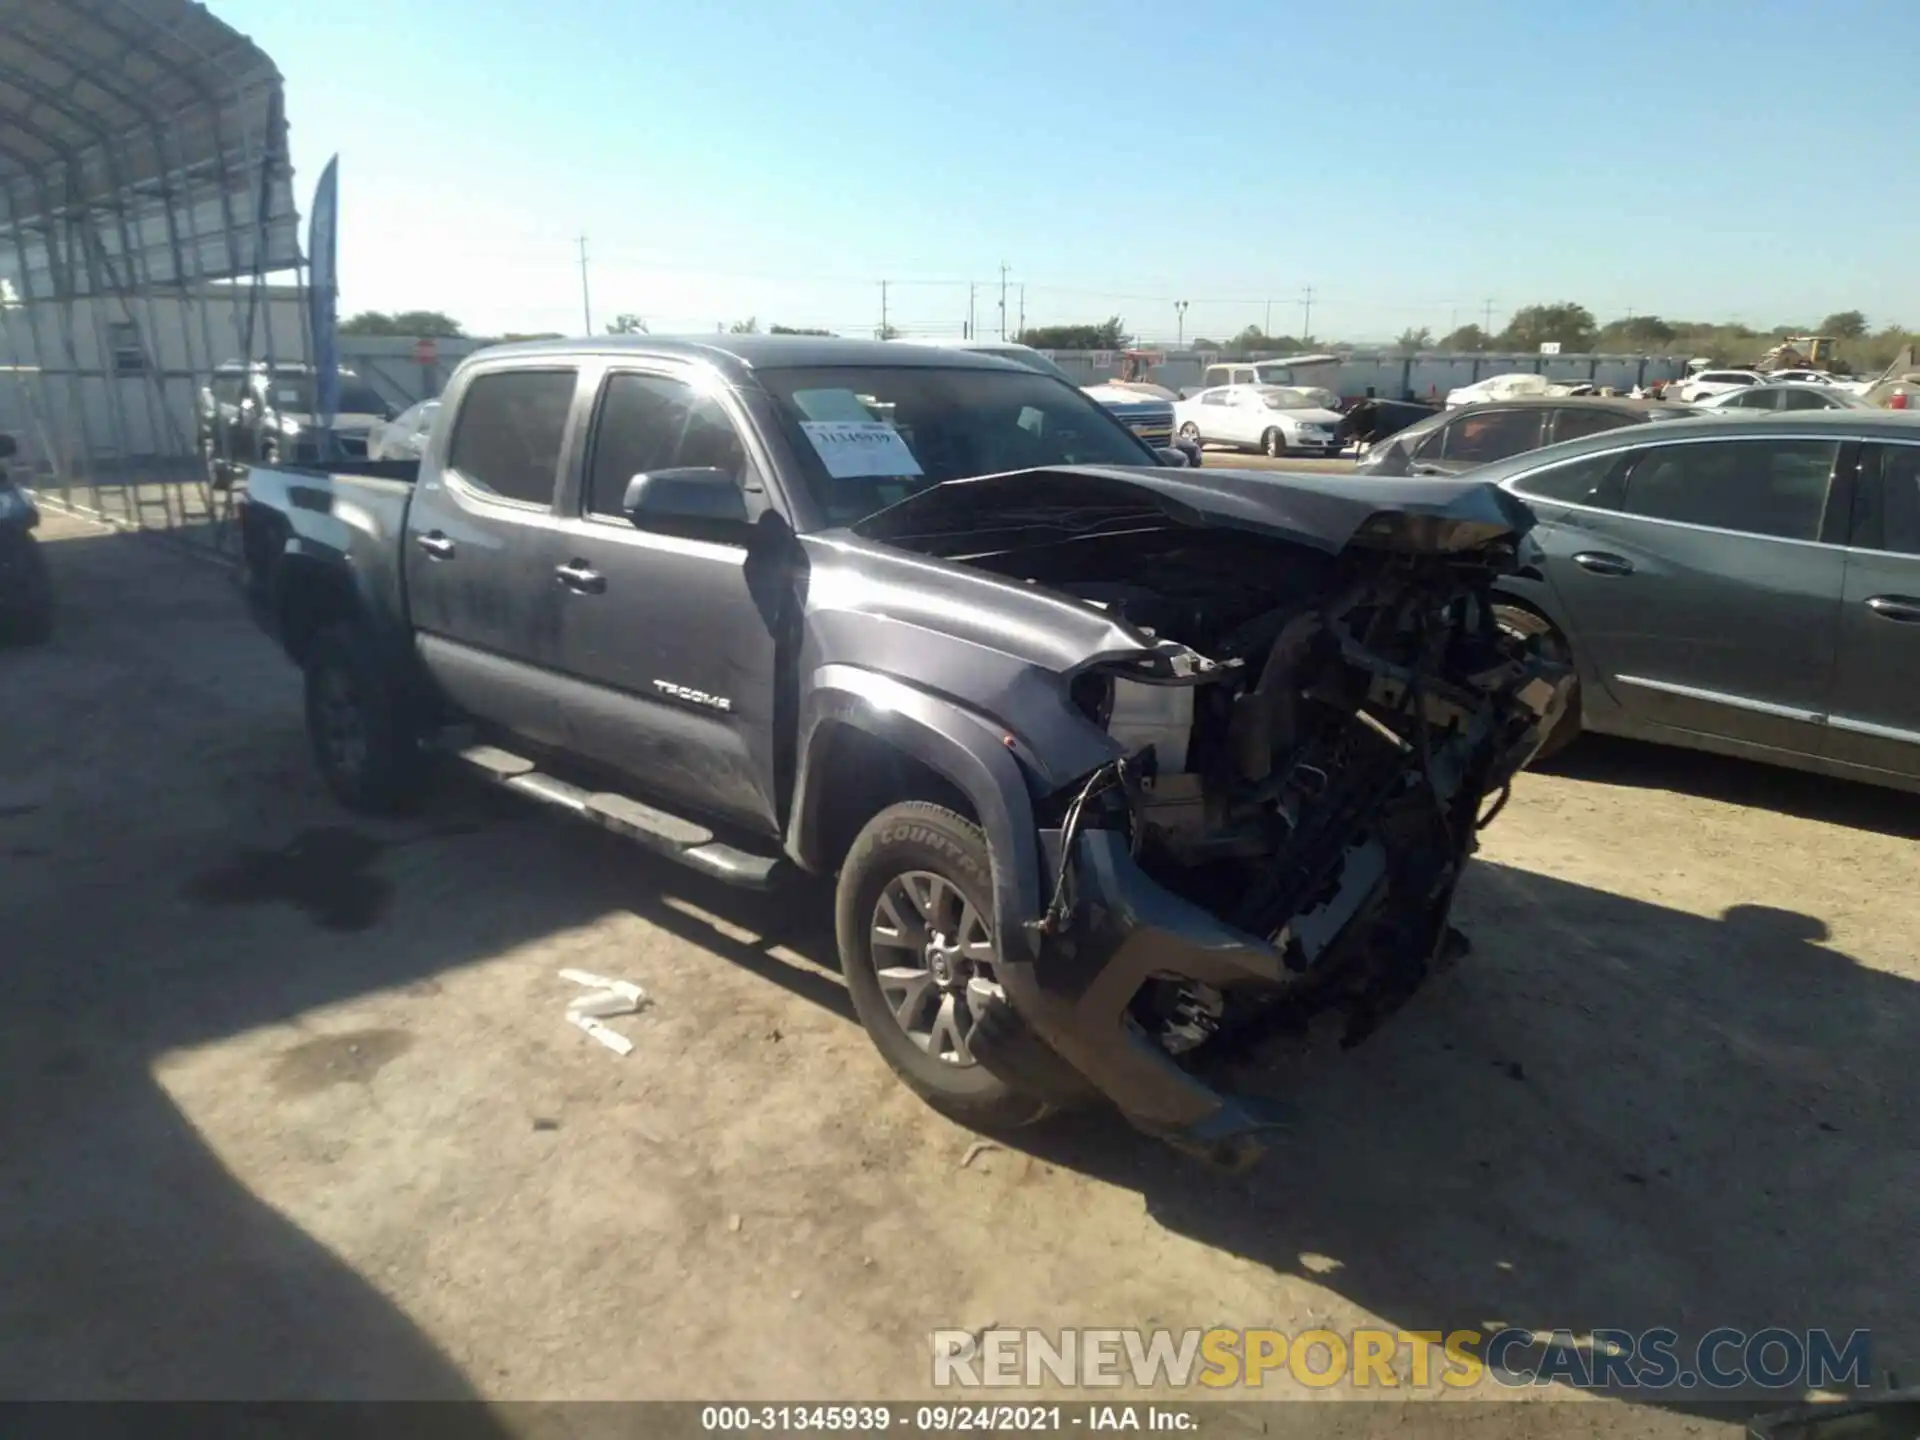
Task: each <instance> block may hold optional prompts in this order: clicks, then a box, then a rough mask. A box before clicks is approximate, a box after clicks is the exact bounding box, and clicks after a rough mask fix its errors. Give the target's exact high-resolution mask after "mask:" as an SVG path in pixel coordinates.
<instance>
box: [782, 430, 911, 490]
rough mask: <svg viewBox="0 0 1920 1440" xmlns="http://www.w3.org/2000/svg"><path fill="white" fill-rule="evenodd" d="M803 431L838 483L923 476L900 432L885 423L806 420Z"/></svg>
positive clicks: (828, 472) (828, 471)
mask: <svg viewBox="0 0 1920 1440" xmlns="http://www.w3.org/2000/svg"><path fill="white" fill-rule="evenodd" d="M800 428H801V429H802V430H804V431H806V432H807V439H808V440H810V441H811V442H812V443H813V448H814V450H815V451H816V452H817V453H818V454H819V456H820V459H821V460H822V461H823V462H824V463H825V465H826V467H827V474H829V475H831V476H832V477H833V478H834V479H836V480H859V479H863V478H866V477H868V476H876V475H919V474H921V473H922V472H921V469H920V462H919V461H918V460H915V459H914V458H913V451H911V450H909V449H908V448H907V442H906V441H905V440H903V439H902V438H901V436H900V432H899V431H898V430H896V429H894V428H893V426H891V425H889V424H888V423H887V422H886V421H884V420H802V421H801V422H800Z"/></svg>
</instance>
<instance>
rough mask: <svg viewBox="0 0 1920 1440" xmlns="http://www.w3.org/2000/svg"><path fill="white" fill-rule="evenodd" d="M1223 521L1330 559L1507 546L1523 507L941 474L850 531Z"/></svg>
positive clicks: (1137, 474)
mask: <svg viewBox="0 0 1920 1440" xmlns="http://www.w3.org/2000/svg"><path fill="white" fill-rule="evenodd" d="M1135 519H1138V520H1149V521H1154V520H1158V521H1169V522H1172V523H1174V524H1178V525H1195V526H1209V525H1217V526H1226V527H1230V528H1235V529H1241V530H1249V531H1253V532H1254V533H1256V534H1262V535H1271V536H1273V537H1275V538H1276V539H1281V540H1287V541H1291V542H1293V543H1295V544H1299V545H1306V546H1309V547H1311V548H1313V549H1316V550H1322V551H1325V552H1326V553H1328V554H1337V553H1339V552H1340V551H1342V550H1344V549H1346V548H1347V547H1348V546H1349V545H1353V544H1359V545H1362V546H1365V547H1367V548H1370V549H1391V550H1403V551H1409V552H1420V553H1427V554H1450V553H1459V552H1463V551H1469V550H1476V549H1481V548H1484V547H1486V546H1489V545H1495V544H1499V543H1502V542H1512V541H1515V540H1517V539H1518V538H1519V537H1520V536H1522V535H1524V534H1526V532H1527V531H1529V530H1530V529H1532V528H1533V516H1532V514H1531V512H1530V511H1528V509H1527V507H1526V506H1524V505H1523V504H1521V503H1520V502H1519V501H1518V500H1516V499H1514V498H1513V497H1512V496H1511V495H1509V494H1507V493H1506V492H1505V491H1504V490H1501V489H1500V488H1498V487H1497V486H1493V485H1488V484H1485V483H1483V482H1481V481H1477V480H1441V479H1433V478H1428V477H1420V478H1418V479H1403V478H1399V477H1375V476H1370V475H1322V474H1309V473H1304V472H1303V473H1288V472H1284V471H1264V470H1262V471H1254V470H1214V469H1208V470H1205V471H1203V472H1199V474H1198V475H1196V473H1195V472H1193V471H1190V470H1173V469H1158V468H1146V467H1142V468H1139V469H1122V468H1119V467H1105V466H1093V465H1076V466H1062V467H1058V468H1050V469H1043V470H1017V471H1012V472H1009V473H1007V474H1004V475H982V476H979V477H976V478H973V479H967V480H949V481H947V482H946V483H945V484H942V485H936V486H933V487H932V488H931V489H928V490H923V491H921V492H920V493H919V494H918V495H915V496H912V497H910V498H909V499H906V500H903V501H901V502H900V503H899V504H898V505H892V506H889V507H888V508H887V509H885V510H882V511H879V512H878V513H877V514H874V515H869V516H868V517H867V518H866V519H865V520H862V521H861V522H859V523H858V524H857V525H855V526H853V527H852V528H853V531H854V533H855V534H857V535H861V536H863V537H865V538H867V539H870V540H880V541H885V542H887V543H889V544H893V545H899V546H902V547H903V548H907V549H914V550H920V551H921V552H923V553H926V554H932V555H945V554H963V553H965V552H966V551H967V549H968V548H969V547H972V548H974V549H978V548H979V547H980V546H981V545H983V544H995V543H998V544H1018V543H1020V538H1019V537H1022V536H1029V535H1034V534H1041V535H1046V536H1048V537H1049V538H1053V539H1057V538H1059V536H1060V535H1062V534H1078V535H1084V534H1088V533H1091V532H1092V531H1094V530H1096V529H1103V528H1106V527H1108V526H1112V525H1120V524H1124V523H1126V522H1127V521H1129V520H1135Z"/></svg>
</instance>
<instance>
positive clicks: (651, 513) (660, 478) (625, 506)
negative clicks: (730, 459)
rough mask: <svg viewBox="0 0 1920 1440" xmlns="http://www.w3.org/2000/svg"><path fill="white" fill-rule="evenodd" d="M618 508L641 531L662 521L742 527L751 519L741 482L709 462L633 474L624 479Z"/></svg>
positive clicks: (656, 525) (657, 527) (707, 525)
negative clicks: (629, 477) (624, 489)
mask: <svg viewBox="0 0 1920 1440" xmlns="http://www.w3.org/2000/svg"><path fill="white" fill-rule="evenodd" d="M620 508H621V509H622V510H624V511H626V514H627V518H628V519H629V520H631V521H632V522H633V523H634V524H635V525H637V526H639V527H640V528H641V529H642V530H653V529H659V528H663V527H662V525H661V522H663V521H666V522H680V523H682V524H684V523H685V522H688V521H693V522H696V523H698V524H700V525H702V526H706V527H718V528H722V529H733V528H736V527H737V528H740V529H743V530H744V529H745V528H746V527H747V525H748V523H749V519H750V517H749V516H748V514H747V497H746V496H745V495H744V494H743V493H742V492H741V489H740V482H739V481H738V480H736V479H735V478H734V477H733V476H732V475H731V474H730V473H728V472H727V471H725V470H722V469H719V468H718V467H717V466H712V465H690V466H685V467H683V468H679V469H673V470H648V471H645V472H643V473H641V474H639V475H636V476H634V477H633V478H632V479H631V480H629V481H628V482H627V493H626V495H625V497H624V498H623V499H622V500H621V503H620Z"/></svg>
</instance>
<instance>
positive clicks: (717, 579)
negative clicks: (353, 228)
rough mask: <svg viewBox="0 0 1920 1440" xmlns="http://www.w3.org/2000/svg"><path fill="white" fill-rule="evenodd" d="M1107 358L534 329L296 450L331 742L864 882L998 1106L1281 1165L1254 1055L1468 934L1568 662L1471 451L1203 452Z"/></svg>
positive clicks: (919, 1014)
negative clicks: (1230, 465)
mask: <svg viewBox="0 0 1920 1440" xmlns="http://www.w3.org/2000/svg"><path fill="white" fill-rule="evenodd" d="M1171 458H1177V457H1169V456H1166V455H1164V454H1156V453H1155V452H1154V451H1152V450H1150V449H1148V448H1147V447H1146V446H1145V445H1144V444H1143V443H1142V442H1141V441H1139V440H1138V439H1137V438H1136V437H1134V436H1133V435H1131V434H1129V433H1128V432H1127V431H1126V429H1125V428H1124V427H1122V426H1121V425H1120V424H1119V423H1118V422H1116V421H1115V420H1114V419H1113V418H1112V417H1111V416H1110V415H1108V414H1107V413H1106V412H1105V411H1104V410H1103V409H1102V408H1101V407H1100V406H1099V405H1097V404H1096V403H1094V402H1093V401H1092V400H1090V399H1088V398H1087V397H1086V396H1084V395H1082V394H1080V393H1079V392H1078V391H1076V390H1075V389H1074V388H1073V387H1072V386H1070V385H1066V384H1063V383H1061V382H1060V381H1058V380H1055V379H1052V378H1050V377H1048V376H1045V375H1039V374H1034V373H1032V372H1030V371H1027V370H1024V369H1020V368H1018V367H1016V366H1013V365H1011V364H1008V363H1006V362H1004V361H999V360H995V359H991V358H988V357H982V356H976V355H969V354H965V353H960V352H954V351H942V350H936V349H922V348H919V347H910V346H904V345H897V344H882V343H879V342H865V341H839V340H815V339H806V338H800V339H793V338H787V337H781V338H779V339H775V338H763V337H747V336H738V337H735V336H726V337H714V338H713V339H711V340H666V339H655V338H652V337H647V336H638V337H631V338H624V337H623V338H619V339H613V338H603V339H596V340H593V341H590V342H584V343H562V342H553V343H536V344H529V345H507V346H501V347H499V348H496V349H492V350H487V351H484V352H481V353H479V354H477V355H475V356H473V357H472V358H470V359H469V360H467V361H466V362H464V363H463V364H462V365H461V366H460V368H459V369H458V371H457V372H456V373H455V375H454V376H453V377H452V379H451V381H450V383H449V385H448V388H447V391H446V396H445V405H444V408H443V410H442V412H441V422H440V424H439V425H438V426H437V428H436V430H435V432H434V434H433V436H432V438H431V440H430V441H429V443H428V446H427V449H426V454H425V457H424V458H423V460H422V461H420V462H419V465H418V470H417V474H416V473H415V471H414V469H413V468H412V467H411V464H410V463H408V464H384V465H383V464H377V463H372V462H368V463H363V464H361V465H359V466H357V467H353V468H351V469H350V470H348V471H345V472H338V473H322V472H319V471H310V470H302V469H293V468H281V469H275V468H255V469H254V470H253V471H252V472H251V474H250V476H249V477H248V479H247V481H246V486H245V496H244V500H243V503H242V505H241V507H240V514H241V528H242V535H243V540H244V555H245V567H244V588H245V591H246V593H247V595H248V597H249V600H250V602H251V604H252V606H253V608H254V609H255V612H256V613H257V614H258V615H259V616H260V618H261V619H262V620H263V622H264V623H265V624H267V626H268V627H269V628H270V630H271V631H272V633H273V634H275V635H276V636H277V637H278V638H279V640H280V642H281V644H283V645H284V647H285V649H286V651H287V653H288V655H290V656H291V657H292V659H293V660H294V661H295V662H296V663H297V664H298V665H300V666H301V667H302V668H303V670H304V672H305V677H306V696H307V719H308V725H309V729H310V731H311V737H312V744H313V750H314V754H315V757H316V759H317V761H318V764H319V766H320V769H321V770H322V772H323V773H324V775H325V778H326V780H327V783H328V784H329V785H330V786H331V788H332V789H333V790H334V792H335V793H336V794H337V795H338V796H339V798H340V799H341V800H343V801H344V802H346V803H347V804H348V805H351V806H355V807H361V808H368V809H378V808H385V807H390V806H393V805H396V804H399V803H401V802H402V801H403V800H404V799H405V798H406V796H407V795H408V792H409V791H410V790H411V789H412V787H413V786H414V784H415V782H416V781H417V780H418V778H419V776H420V774H421V771H422V769H423V767H424V766H425V764H426V763H427V757H428V755H429V753H430V752H432V751H435V750H440V751H445V752H450V753H452V754H456V755H459V756H460V757H462V758H463V759H464V760H465V761H466V762H468V763H469V764H470V765H472V766H473V767H475V768H476V769H477V770H479V771H481V772H483V773H484V774H486V775H487V776H489V777H491V778H492V779H493V780H495V781H497V782H498V783H500V784H503V785H505V786H508V787H510V788H512V789H513V790H516V791H518V792H520V793H522V794H524V795H526V796H528V797H530V798H532V799H535V800H538V801H542V802H545V803H547V804H550V805H553V806H556V807H558V808H560V809H562V810H565V811H568V812H570V813H572V814H573V815H575V816H577V817H579V818H582V819H585V820H588V821H591V822H593V823H596V824H599V825H602V826H605V827H608V828H610V829H611V830H614V831H616V832H619V833H621V834H623V835H626V836H628V837H630V838H632V839H635V840H637V841H639V842H641V843H643V844H645V845H647V846H650V847H652V848H653V849H655V850H658V851H660V852H662V853H664V854H666V855H668V856H671V857H673V858H675V859H677V860H679V861H681V862H683V863H685V864H687V865H690V866H694V867H697V868H699V869H701V870H704V871H706V872H708V873H710V874H713V875H718V876H721V877H724V878H726V879H728V880H732V881H736V882H739V883H742V884H747V885H759V886H765V885H770V884H773V883H775V882H776V881H777V880H778V879H779V877H780V875H781V874H782V872H784V871H789V870H797V871H801V872H810V873H811V874H814V875H818V876H837V877H838V880H837V892H836V894H837V923H838V940H839V950H840V959H841V964H842V967H843V969H844V972H845V976H846V982H847V986H848V989H849V991H850V992H851V995H852V999H853V1002H854V1005H855V1007H856V1008H857V1010H858V1012H859V1014H860V1017H861V1019H862V1020H863V1022H864V1023H865V1025H866V1028H867V1030H868V1031H869V1032H870V1034H871V1036H872V1039H873V1041H874V1043H875V1045H876V1046H877V1047H878V1048H879V1050H880V1052H881V1054H882V1055H883V1056H884V1057H885V1058H886V1060H887V1062H888V1063H889V1064H890V1065H891V1066H892V1067H893V1068H894V1069H895V1070H896V1071H897V1072H898V1073H899V1075H900V1076H901V1078H902V1079H904V1080H905V1081H906V1083H907V1084H909V1085H910V1086H912V1087H913V1088H914V1089H915V1090H916V1091H918V1092H919V1093H920V1094H922V1095H923V1096H925V1097H926V1098H927V1099H928V1100H929V1101H931V1102H933V1103H934V1104H936V1105H937V1106H939V1107H940V1108H942V1109H944V1110H945V1111H947V1112H948V1113H950V1114H952V1115H954V1116H955V1117H957V1118H960V1119H962V1120H964V1121H966V1122H969V1123H972V1124H976V1125H980V1126H983V1127H993V1126H1002V1125H1010V1124H1016V1123H1019V1122H1021V1121H1023V1120H1027V1119H1031V1118H1033V1117H1035V1116H1037V1115H1039V1114H1041V1113H1043V1112H1044V1111H1046V1110H1047V1109H1049V1108H1051V1107H1055V1106H1062V1105H1066V1104H1069V1103H1072V1102H1074V1101H1076V1100H1081V1099H1084V1098H1086V1097H1089V1096H1091V1095H1096V1094H1097V1095H1104V1096H1106V1097H1107V1098H1108V1099H1109V1100H1111V1101H1112V1102H1113V1103H1114V1104H1115V1105H1117V1106H1118V1107H1119V1109H1120V1110H1121V1111H1122V1112H1124V1114H1125V1115H1126V1116H1127V1117H1128V1118H1129V1119H1130V1120H1131V1121H1132V1122H1133V1123H1134V1124H1136V1125H1138V1126H1139V1127H1141V1128H1142V1129H1145V1130H1147V1131H1149V1132H1151V1133H1153V1134H1156V1135H1159V1136H1161V1137H1164V1138H1166V1139H1168V1140H1170V1141H1172V1142H1174V1143H1176V1144H1178V1145H1180V1146H1182V1147H1184V1148H1187V1149H1189V1150H1192V1151H1195V1152H1198V1153H1202V1154H1205V1155H1209V1156H1211V1157H1214V1158H1216V1159H1220V1160H1222V1161H1225V1162H1229V1163H1231V1162H1233V1161H1235V1160H1237V1159H1241V1158H1244V1157H1247V1156H1250V1155H1252V1154H1254V1153H1257V1152H1258V1150H1259V1148H1260V1145H1261V1136H1262V1135H1263V1134H1264V1133H1265V1132H1266V1131H1268V1130H1269V1129H1270V1128H1271V1127H1272V1124H1273V1122H1274V1118H1275V1117H1274V1114H1273V1112H1272V1111H1271V1110H1270V1109H1269V1108H1267V1107H1265V1106H1262V1105H1260V1104H1257V1103H1255V1102H1254V1101H1253V1100H1251V1099H1248V1098H1246V1097H1243V1096H1237V1095H1235V1094H1234V1093H1232V1091H1231V1090H1230V1088H1229V1087H1228V1086H1227V1085H1226V1084H1225V1083H1224V1082H1222V1081H1221V1080H1220V1078H1219V1077H1220V1075H1221V1072H1222V1070H1223V1069H1224V1068H1225V1067H1224V1066H1223V1065H1222V1064H1221V1063H1220V1062H1221V1061H1222V1060H1224V1059H1225V1058H1226V1057H1227V1056H1229V1055H1232V1054H1234V1053H1235V1052H1236V1051H1242V1050H1244V1048H1245V1046H1246V1045H1247V1044H1249V1043H1250V1042H1252V1041H1254V1040H1256V1039H1258V1038H1260V1037H1261V1036H1263V1035H1265V1034H1270V1033H1271V1032H1272V1030H1273V1029H1274V1028H1275V1027H1276V1026H1278V1025H1282V1024H1292V1023H1296V1022H1297V1019H1298V1017H1301V1016H1303V1015H1305V1014H1308V1013H1311V1012H1313V1011H1315V1010H1319V1009H1326V1008H1329V1007H1331V1008H1334V1009H1336V1010H1338V1011H1344V1012H1345V1013H1346V1016H1347V1020H1348V1026H1349V1029H1348V1034H1349V1036H1350V1037H1353V1038H1357V1037H1358V1036H1360V1035H1363V1034H1364V1033H1365V1032H1366V1031H1367V1030H1369V1029H1370V1028H1371V1027H1372V1026H1373V1025H1374V1024H1375V1023H1376V1022H1377V1021H1378V1020H1379V1019H1380V1018H1382V1017H1383V1016H1384V1015H1385V1014H1387V1013H1388V1012H1390V1011H1391V1010H1393V1009H1394V1008H1395V1007H1396V1006H1397V1005H1399V1004H1400V1003H1401V1002H1402V1001H1403V1000H1405V998H1406V997H1407V995H1408V994H1410V993H1411V992H1412V990H1413V989H1414V987H1415V986H1416V985H1418V984H1419V983H1420V981H1421V980H1422V979H1423V978H1424V977H1425V976H1426V975H1427V974H1428V973H1429V972H1431V971H1432V970H1434V969H1435V968H1436V966H1438V965H1441V964H1442V963H1444V962H1445V961H1447V960H1449V959H1450V958H1452V956H1453V955H1454V954H1455V953H1457V951H1458V950H1459V948H1461V938H1460V937H1459V936H1458V935H1457V933H1456V932H1454V931H1452V929H1451V928H1450V926H1449V925H1448V911H1449V908H1450V906H1451V902H1452V898H1453V894H1454V890H1455V887H1456V885H1457V883H1458V882H1459V879H1460V875H1461V871H1462V868H1463V866H1464V865H1465V864H1466V861H1467V858H1468V856H1469V855H1470V853H1471V852H1472V851H1473V849H1474V844H1475V834H1476V832H1477V831H1478V830H1479V829H1480V828H1481V827H1482V826H1483V825H1484V824H1485V823H1486V822H1487V820H1488V819H1490V818H1491V813H1492V811H1493V810H1495V809H1497V808H1498V806H1499V804H1500V802H1501V800H1502V799H1504V793H1505V787H1506V786H1507V783H1508V781H1509V780H1510V779H1511V778H1512V777H1513V775H1514V773H1515V772H1516V771H1517V770H1519V769H1520V767H1521V766H1522V765H1524V764H1525V763H1526V761H1527V760H1528V759H1529V757H1530V756H1531V755H1532V754H1533V752H1534V750H1535V749H1536V747H1537V746H1538V745H1539V743H1540V741H1541V738H1542V737H1543V736H1544V735H1545V734H1546V733H1547V730H1548V728H1550V726H1551V724H1552V723H1553V721H1554V720H1555V719H1556V718H1557V717H1558V713H1559V709H1560V706H1561V705H1562V703H1563V698H1564V694H1565V691H1566V676H1565V673H1564V671H1563V670H1562V669H1561V668H1560V667H1558V666H1556V665H1555V664H1554V663H1552V661H1551V660H1549V659H1547V658H1546V657H1543V656H1541V655H1539V654H1538V653H1535V652H1533V651H1530V650H1527V649H1523V648H1520V643H1521V642H1518V641H1516V640H1515V639H1514V638H1513V637H1512V636H1510V635H1508V634H1507V633H1506V632H1504V631H1502V630H1501V629H1499V628H1498V627H1497V626H1496V624H1495V623H1494V620H1493V617H1492V612H1491V610H1490V608H1489V605H1488V597H1489V593H1490V592H1489V586H1490V584H1491V583H1492V582H1493V581H1494V580H1495V579H1496V578H1497V577H1498V576H1500V575H1502V574H1506V573H1510V572H1512V571H1513V570H1515V569H1516V568H1517V567H1521V566H1524V564H1525V557H1524V555H1523V553H1522V551H1523V549H1524V547H1525V546H1526V544H1527V543H1528V542H1526V540H1525V535H1526V531H1527V529H1528V526H1529V523H1530V522H1529V517H1528V515H1527V513H1526V511H1525V510H1524V508H1523V507H1521V506H1520V505H1519V504H1518V502H1516V501H1514V500H1512V499H1511V498H1510V497H1508V496H1507V495H1505V494H1504V493H1503V492H1501V491H1499V490H1497V489H1494V488H1493V487H1490V486H1484V485H1479V484H1476V483H1473V482H1471V481H1435V480H1431V479H1423V480H1419V481H1405V480H1371V481H1355V480H1353V479H1350V478H1346V477H1332V476H1321V475H1298V476H1294V475H1276V474H1272V473H1259V474H1254V473H1244V472H1235V471H1231V470H1206V471H1191V470H1184V469H1179V468H1174V467H1173V466H1171V465H1170V464H1168V463H1167V462H1168V461H1169V459H1171Z"/></svg>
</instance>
